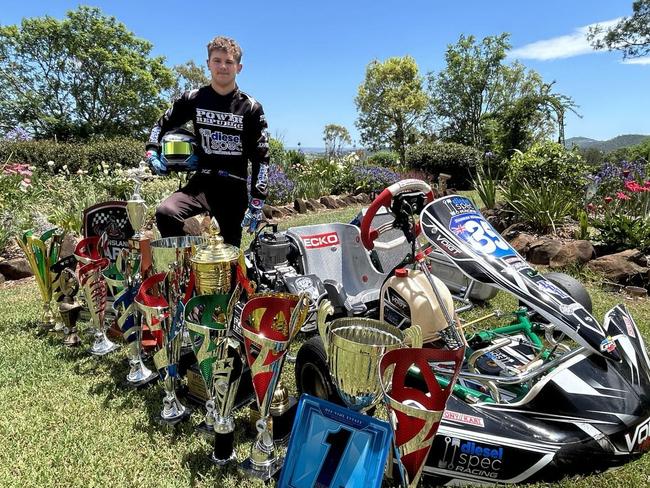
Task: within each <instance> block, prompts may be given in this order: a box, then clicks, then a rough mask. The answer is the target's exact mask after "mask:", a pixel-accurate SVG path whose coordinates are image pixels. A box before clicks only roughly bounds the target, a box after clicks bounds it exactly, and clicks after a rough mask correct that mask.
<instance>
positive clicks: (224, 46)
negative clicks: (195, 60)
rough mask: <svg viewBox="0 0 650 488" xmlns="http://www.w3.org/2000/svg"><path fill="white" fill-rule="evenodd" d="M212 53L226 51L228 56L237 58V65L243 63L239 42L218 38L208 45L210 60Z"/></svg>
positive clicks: (227, 38)
mask: <svg viewBox="0 0 650 488" xmlns="http://www.w3.org/2000/svg"><path fill="white" fill-rule="evenodd" d="M212 51H225V52H227V53H228V54H232V57H233V58H235V61H237V63H240V62H241V57H242V50H241V47H239V44H237V41H235V40H234V39H231V38H229V37H223V36H217V37H215V38H214V39H212V40H211V41H210V42H209V43H208V59H209V58H210V55H211V54H212Z"/></svg>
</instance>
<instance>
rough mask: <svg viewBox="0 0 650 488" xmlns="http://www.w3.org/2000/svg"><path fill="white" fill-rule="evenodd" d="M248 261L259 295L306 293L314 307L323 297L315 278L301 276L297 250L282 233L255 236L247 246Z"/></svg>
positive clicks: (274, 231)
mask: <svg viewBox="0 0 650 488" xmlns="http://www.w3.org/2000/svg"><path fill="white" fill-rule="evenodd" d="M248 258H249V260H250V261H251V263H252V268H253V273H254V279H255V280H256V281H257V282H258V290H259V291H260V292H264V291H266V292H270V291H273V292H283V291H285V292H289V293H295V294H299V293H301V292H307V293H308V294H309V297H310V299H311V300H312V303H313V304H314V305H315V304H316V303H317V302H318V299H319V297H321V296H322V295H324V294H325V293H326V292H325V287H324V286H323V283H322V282H321V280H320V279H319V278H318V277H317V276H316V275H314V274H308V275H303V274H302V273H303V265H302V258H301V256H300V251H299V249H298V246H296V244H295V243H294V242H293V241H292V240H291V238H290V237H289V236H288V235H287V234H286V233H285V232H277V230H276V228H275V226H273V231H272V232H264V233H260V234H258V236H257V237H256V238H255V240H254V241H253V243H252V244H251V250H250V254H249V256H248Z"/></svg>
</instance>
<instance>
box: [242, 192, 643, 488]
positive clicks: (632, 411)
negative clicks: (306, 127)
mask: <svg viewBox="0 0 650 488" xmlns="http://www.w3.org/2000/svg"><path fill="white" fill-rule="evenodd" d="M381 208H384V209H386V211H387V212H384V213H383V214H382V212H381V211H380V209H381ZM382 215H383V217H387V218H384V219H383V220H382ZM377 222H380V223H379V225H377ZM433 249H436V251H433ZM382 253H383V256H382ZM433 253H436V254H433ZM432 255H434V256H437V257H436V258H435V259H432V258H431V256H432ZM441 256H442V257H441ZM247 258H248V261H249V264H250V268H249V272H250V274H251V277H253V278H254V279H256V281H257V282H258V283H259V285H260V286H261V287H262V288H268V289H273V290H283V289H284V290H289V291H293V292H295V291H308V292H309V293H310V295H311V297H312V299H313V302H314V308H315V307H316V306H317V304H318V302H319V301H321V300H322V299H324V298H326V297H327V298H328V299H329V300H330V301H331V302H332V303H333V304H334V305H335V309H336V311H337V313H338V314H339V315H367V316H373V317H375V318H379V319H380V320H384V321H386V322H389V323H391V324H393V325H396V326H398V327H400V328H406V327H408V326H409V325H410V324H411V323H413V324H418V325H420V326H421V328H422V330H423V336H424V339H425V342H426V347H441V348H456V347H463V346H464V347H465V364H464V366H463V370H462V372H461V374H460V379H459V381H458V382H457V383H456V385H455V387H454V390H453V394H452V396H451V397H450V399H449V401H448V403H447V408H446V411H445V413H444V417H443V420H442V422H441V424H440V428H439V430H438V434H437V435H436V437H435V439H434V446H433V448H432V449H431V452H430V455H429V458H428V460H427V463H426V466H425V468H424V475H425V476H429V477H431V478H432V481H434V482H436V483H438V484H445V483H454V484H457V483H485V482H493V483H496V482H500V483H520V482H524V481H535V480H545V481H551V480H556V479H559V478H561V477H563V476H566V475H572V474H585V473H591V472H595V471H603V470H606V469H609V468H612V467H615V466H617V465H620V464H622V463H625V462H627V461H629V460H630V459H631V458H634V457H636V456H639V455H640V454H641V453H643V452H644V451H646V450H648V449H649V448H650V361H649V359H648V355H647V353H646V349H645V345H644V341H643V338H642V336H641V334H640V332H639V329H638V328H637V326H636V324H635V322H634V320H633V318H632V317H631V316H630V314H629V313H628V311H627V310H626V308H625V306H624V305H619V306H617V307H614V308H613V309H611V310H610V311H608V312H607V313H606V314H605V317H604V319H603V321H602V322H599V321H598V320H597V319H596V318H595V317H594V316H593V315H592V314H591V302H590V299H589V297H588V294H587V293H586V291H585V289H584V288H583V287H581V285H580V284H579V283H578V282H577V281H575V280H572V279H571V278H568V277H566V276H565V275H555V274H554V275H552V276H548V279H547V278H546V277H545V276H543V275H542V274H540V273H539V272H538V271H537V270H535V269H534V268H532V267H531V266H530V265H529V264H528V263H527V262H526V261H525V260H524V259H523V258H522V257H521V256H520V255H519V254H518V253H517V252H516V251H515V250H514V249H513V248H512V247H511V246H510V245H509V244H508V243H507V242H506V241H505V240H504V239H503V238H502V237H501V236H500V235H499V234H498V233H497V232H496V231H495V230H494V228H493V227H492V226H491V225H490V224H489V223H488V222H487V221H486V219H485V218H484V217H483V216H482V215H481V213H480V212H479V211H478V210H477V208H476V207H475V205H474V204H473V203H472V202H471V201H470V200H469V199H467V198H465V197H462V196H447V197H443V198H439V199H436V200H433V198H432V194H431V189H430V187H429V186H428V185H427V184H425V183H424V182H421V181H419V180H404V181H401V182H398V183H396V184H394V185H392V186H390V187H389V188H387V189H386V190H384V191H383V192H382V193H381V194H380V195H379V196H378V197H377V198H376V199H375V201H374V202H373V203H372V204H371V205H370V207H369V208H368V210H367V211H366V212H365V214H364V215H363V216H362V218H361V220H360V225H354V224H340V223H334V224H323V225H315V226H305V227H298V228H291V229H289V230H288V231H286V232H280V233H278V232H272V233H268V232H267V233H265V234H260V235H258V236H257V238H256V239H255V240H254V241H253V243H252V245H251V249H250V250H249V253H248V254H247ZM387 262H388V263H390V264H389V265H386V263H387ZM440 262H443V263H445V266H447V265H448V263H452V264H453V265H454V266H455V268H456V269H457V270H458V272H459V273H462V275H464V276H465V277H466V278H467V281H466V282H465V284H464V285H463V284H462V283H461V286H460V288H459V289H460V291H461V295H463V296H461V297H460V298H461V299H463V297H464V300H465V302H466V301H467V300H468V298H471V294H472V293H475V294H476V295H478V298H477V297H474V298H477V299H479V300H481V299H486V298H485V297H487V299H489V298H491V297H492V296H493V294H494V290H495V289H500V290H504V291H506V292H509V293H511V294H513V295H514V296H515V297H516V298H517V299H518V300H519V302H520V303H521V304H523V305H524V307H521V308H519V309H518V310H516V311H515V312H514V313H513V314H512V317H514V320H513V321H512V322H511V323H509V324H506V325H503V326H499V327H496V328H492V329H483V330H479V331H478V332H475V333H463V325H462V323H461V322H460V320H459V318H458V315H457V313H456V311H457V310H458V308H460V307H457V308H456V310H455V309H454V303H455V301H454V298H453V296H452V293H451V292H450V290H449V288H450V286H447V285H446V284H445V282H444V281H443V280H441V279H439V278H438V277H436V275H437V268H438V265H439V263H440ZM443 271H445V273H446V272H447V271H446V270H443ZM459 281H462V280H458V277H457V276H454V279H451V280H450V279H447V282H448V283H451V285H458V283H459ZM467 283H470V284H471V285H472V286H471V287H470V293H469V294H468V293H467V288H468V285H467ZM463 287H464V288H463ZM456 291H459V290H458V289H457V290H456ZM465 302H463V303H461V304H460V305H466V303H465ZM456 303H458V302H456ZM432 367H433V366H432ZM434 372H435V373H436V374H437V377H438V380H439V382H440V383H441V384H443V386H444V382H445V381H446V378H448V377H449V376H450V371H449V370H446V369H444V368H441V367H440V365H437V366H435V369H434ZM411 373H412V374H410V378H409V381H411V382H412V384H413V385H417V384H418V381H419V376H418V373H417V371H411ZM296 381H297V386H298V389H299V391H300V392H306V393H309V394H312V395H315V396H319V397H321V398H326V399H329V400H331V401H335V402H339V403H340V398H339V396H338V393H337V391H336V387H335V386H334V384H333V382H332V381H331V379H330V375H329V371H328V367H327V360H326V352H325V350H324V347H323V343H322V341H321V339H320V337H318V336H314V337H312V338H310V339H308V340H306V341H305V342H304V343H303V345H302V347H301V348H300V351H299V352H298V355H297V359H296Z"/></svg>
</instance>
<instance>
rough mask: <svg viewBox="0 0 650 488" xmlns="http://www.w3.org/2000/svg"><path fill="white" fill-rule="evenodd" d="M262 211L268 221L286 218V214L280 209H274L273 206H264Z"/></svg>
mask: <svg viewBox="0 0 650 488" xmlns="http://www.w3.org/2000/svg"><path fill="white" fill-rule="evenodd" d="M262 211H263V212H264V217H266V218H267V219H280V218H282V217H284V212H283V211H282V210H281V209H280V208H278V207H274V206H273V205H264V207H262Z"/></svg>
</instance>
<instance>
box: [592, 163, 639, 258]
mask: <svg viewBox="0 0 650 488" xmlns="http://www.w3.org/2000/svg"><path fill="white" fill-rule="evenodd" d="M645 177H646V168H645V165H644V164H641V163H638V162H636V163H629V162H627V161H622V162H620V163H618V164H611V163H606V164H605V165H603V167H602V168H601V170H600V171H599V172H598V173H596V174H595V175H592V177H591V178H590V179H591V184H590V185H589V189H588V193H587V197H588V203H587V211H588V215H589V218H590V221H591V225H592V226H593V227H594V228H596V229H597V230H598V231H599V232H600V239H601V241H603V243H605V244H606V245H608V246H610V247H611V248H613V249H614V250H621V249H629V248H637V249H640V250H641V251H644V252H650V180H646V179H645Z"/></svg>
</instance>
